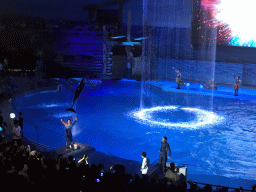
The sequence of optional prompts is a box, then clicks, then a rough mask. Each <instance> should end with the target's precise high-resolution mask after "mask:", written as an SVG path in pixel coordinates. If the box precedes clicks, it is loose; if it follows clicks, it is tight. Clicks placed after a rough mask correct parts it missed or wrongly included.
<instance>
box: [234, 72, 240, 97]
mask: <svg viewBox="0 0 256 192" xmlns="http://www.w3.org/2000/svg"><path fill="white" fill-rule="evenodd" d="M233 76H234V79H235V81H236V83H235V84H234V90H235V96H238V90H239V87H240V77H239V76H238V77H237V78H236V77H235V74H233Z"/></svg>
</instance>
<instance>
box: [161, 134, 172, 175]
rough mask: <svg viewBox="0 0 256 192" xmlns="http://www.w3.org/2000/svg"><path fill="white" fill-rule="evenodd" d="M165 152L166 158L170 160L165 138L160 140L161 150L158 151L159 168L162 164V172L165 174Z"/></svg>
mask: <svg viewBox="0 0 256 192" xmlns="http://www.w3.org/2000/svg"><path fill="white" fill-rule="evenodd" d="M167 151H169V156H168V158H169V159H171V153H172V152H171V149H170V145H169V143H167V137H163V138H162V142H161V148H160V150H159V152H160V157H159V166H161V165H162V162H163V172H164V173H165V172H166V162H167Z"/></svg>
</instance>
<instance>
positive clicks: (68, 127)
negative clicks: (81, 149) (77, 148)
mask: <svg viewBox="0 0 256 192" xmlns="http://www.w3.org/2000/svg"><path fill="white" fill-rule="evenodd" d="M60 121H61V122H62V123H63V125H65V127H66V141H67V149H70V146H71V148H72V150H73V151H74V145H73V138H72V132H71V130H72V128H73V126H74V125H75V124H76V122H77V118H75V122H74V123H73V124H71V119H68V121H67V123H65V122H64V121H63V120H62V119H61V120H60Z"/></svg>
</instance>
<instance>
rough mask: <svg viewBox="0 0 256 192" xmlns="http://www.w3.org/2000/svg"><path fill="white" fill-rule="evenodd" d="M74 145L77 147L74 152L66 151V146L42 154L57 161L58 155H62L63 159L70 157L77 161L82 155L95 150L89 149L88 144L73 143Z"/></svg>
mask: <svg viewBox="0 0 256 192" xmlns="http://www.w3.org/2000/svg"><path fill="white" fill-rule="evenodd" d="M74 145H77V148H76V149H75V150H74V151H73V150H72V149H67V147H66V146H63V147H60V148H57V149H54V150H51V151H47V152H44V153H43V155H44V156H45V157H46V158H49V159H57V157H58V156H59V155H63V157H64V158H67V157H69V156H70V155H72V156H73V157H74V158H76V159H78V160H79V159H80V157H81V156H82V155H84V154H88V153H90V152H94V151H95V148H93V147H91V146H90V145H89V144H88V145H85V144H82V143H74Z"/></svg>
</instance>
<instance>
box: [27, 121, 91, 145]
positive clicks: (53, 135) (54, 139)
mask: <svg viewBox="0 0 256 192" xmlns="http://www.w3.org/2000/svg"><path fill="white" fill-rule="evenodd" d="M26 122H27V123H28V124H29V125H30V126H32V127H31V128H34V129H35V130H34V132H35V133H36V138H35V137H34V136H29V135H28V137H29V138H31V139H32V138H33V139H34V140H36V141H34V142H36V143H38V144H40V143H51V146H52V148H54V149H56V148H60V147H63V144H64V143H66V137H65V133H63V134H61V133H57V132H55V131H52V130H49V129H46V128H43V127H42V126H40V125H38V124H35V123H33V122H31V121H26ZM30 131H31V132H33V131H32V130H30ZM40 132H41V134H40ZM42 132H44V133H43V134H42ZM40 135H42V137H40ZM46 135H47V137H46ZM73 142H76V143H80V144H83V145H89V143H86V142H82V141H80V140H77V139H74V138H73ZM41 145H43V144H41Z"/></svg>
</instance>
